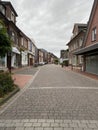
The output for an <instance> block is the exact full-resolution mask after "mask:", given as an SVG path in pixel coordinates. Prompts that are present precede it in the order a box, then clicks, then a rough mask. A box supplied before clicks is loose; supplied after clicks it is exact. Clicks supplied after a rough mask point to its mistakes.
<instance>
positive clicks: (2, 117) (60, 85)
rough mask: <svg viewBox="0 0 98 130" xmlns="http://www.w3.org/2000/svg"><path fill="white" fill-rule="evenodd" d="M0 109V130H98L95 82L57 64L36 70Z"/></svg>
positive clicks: (97, 84)
mask: <svg viewBox="0 0 98 130" xmlns="http://www.w3.org/2000/svg"><path fill="white" fill-rule="evenodd" d="M35 72H36V73H33V71H28V72H27V71H20V72H18V73H21V74H28V75H33V74H34V76H33V77H32V79H31V80H30V82H29V83H28V84H27V86H26V87H25V88H24V89H22V90H21V91H20V92H19V93H17V94H16V95H15V96H14V98H13V99H12V100H10V102H8V103H6V105H4V106H2V108H1V109H0V130H98V81H97V80H94V79H91V78H88V77H86V76H84V75H81V74H79V73H75V72H72V71H70V70H65V69H64V68H61V67H60V66H56V65H45V66H42V67H40V68H39V69H38V70H36V71H35Z"/></svg>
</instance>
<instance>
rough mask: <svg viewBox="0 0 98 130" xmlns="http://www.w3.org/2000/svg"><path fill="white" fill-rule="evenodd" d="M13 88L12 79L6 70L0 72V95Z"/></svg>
mask: <svg viewBox="0 0 98 130" xmlns="http://www.w3.org/2000/svg"><path fill="white" fill-rule="evenodd" d="M13 89H14V81H13V79H12V77H11V74H9V73H8V72H1V73H0V97H2V96H4V95H5V94H7V93H9V92H11V91H12V90H13Z"/></svg>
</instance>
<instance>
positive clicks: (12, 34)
mask: <svg viewBox="0 0 98 130" xmlns="http://www.w3.org/2000/svg"><path fill="white" fill-rule="evenodd" d="M11 39H12V40H13V41H14V42H15V33H14V32H12V33H11Z"/></svg>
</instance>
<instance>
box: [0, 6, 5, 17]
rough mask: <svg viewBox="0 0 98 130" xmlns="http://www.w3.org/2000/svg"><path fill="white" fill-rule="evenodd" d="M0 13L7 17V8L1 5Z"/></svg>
mask: <svg viewBox="0 0 98 130" xmlns="http://www.w3.org/2000/svg"><path fill="white" fill-rule="evenodd" d="M0 12H2V13H3V14H4V15H5V8H4V7H3V5H0Z"/></svg>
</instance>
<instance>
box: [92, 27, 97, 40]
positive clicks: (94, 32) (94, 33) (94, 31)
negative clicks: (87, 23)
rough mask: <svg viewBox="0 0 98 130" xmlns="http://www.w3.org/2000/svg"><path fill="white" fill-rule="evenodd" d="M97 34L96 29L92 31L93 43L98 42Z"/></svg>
mask: <svg viewBox="0 0 98 130" xmlns="http://www.w3.org/2000/svg"><path fill="white" fill-rule="evenodd" d="M96 34H97V29H96V27H95V28H93V29H92V41H96Z"/></svg>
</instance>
